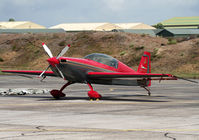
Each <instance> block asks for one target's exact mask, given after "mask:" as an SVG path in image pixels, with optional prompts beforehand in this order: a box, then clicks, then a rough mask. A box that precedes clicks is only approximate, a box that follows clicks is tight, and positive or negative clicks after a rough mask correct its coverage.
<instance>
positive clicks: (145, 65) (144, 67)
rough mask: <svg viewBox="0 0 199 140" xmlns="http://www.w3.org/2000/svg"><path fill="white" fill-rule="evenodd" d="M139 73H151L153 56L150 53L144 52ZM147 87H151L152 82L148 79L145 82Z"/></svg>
mask: <svg viewBox="0 0 199 140" xmlns="http://www.w3.org/2000/svg"><path fill="white" fill-rule="evenodd" d="M137 72H139V73H151V54H150V53H149V52H144V55H143V56H142V58H141V61H140V64H139V66H138V70H137ZM144 83H145V85H146V86H151V80H148V79H146V82H144Z"/></svg>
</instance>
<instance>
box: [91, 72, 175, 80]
mask: <svg viewBox="0 0 199 140" xmlns="http://www.w3.org/2000/svg"><path fill="white" fill-rule="evenodd" d="M87 77H88V78H91V79H101V78H110V79H114V78H137V79H140V78H147V79H148V80H177V78H176V77H175V76H173V75H171V74H153V73H124V72H89V73H88V74H87Z"/></svg>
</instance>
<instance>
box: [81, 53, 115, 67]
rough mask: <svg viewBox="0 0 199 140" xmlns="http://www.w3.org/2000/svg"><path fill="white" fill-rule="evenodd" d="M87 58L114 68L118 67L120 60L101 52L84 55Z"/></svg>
mask: <svg viewBox="0 0 199 140" xmlns="http://www.w3.org/2000/svg"><path fill="white" fill-rule="evenodd" d="M84 58H85V59H89V60H93V61H96V62H99V63H102V64H105V65H108V66H111V67H114V68H117V67H118V61H117V59H115V58H113V57H111V56H109V55H106V54H101V53H93V54H89V55H87V56H85V57H84Z"/></svg>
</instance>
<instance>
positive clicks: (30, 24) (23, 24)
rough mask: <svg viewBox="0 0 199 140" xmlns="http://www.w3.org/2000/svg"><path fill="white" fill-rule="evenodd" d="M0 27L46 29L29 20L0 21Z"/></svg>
mask: <svg viewBox="0 0 199 140" xmlns="http://www.w3.org/2000/svg"><path fill="white" fill-rule="evenodd" d="M0 29H46V27H44V26H42V25H39V24H36V23H33V22H30V21H9V22H0Z"/></svg>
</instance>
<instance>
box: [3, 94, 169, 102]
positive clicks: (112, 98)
mask: <svg viewBox="0 0 199 140" xmlns="http://www.w3.org/2000/svg"><path fill="white" fill-rule="evenodd" d="M6 97H17V98H35V99H38V100H37V101H55V100H56V101H59V100H60V101H61V100H73V101H74V100H86V101H89V98H88V97H80V96H76V97H67V96H66V97H64V98H60V99H54V98H53V97H51V96H50V95H49V96H41V95H28V96H27V95H10V96H6ZM125 97H147V95H117V96H103V97H102V99H100V100H102V101H123V102H125V101H126V102H129V101H131V102H169V101H166V100H159V99H132V98H129V99H128V98H125ZM153 97H154V98H156V97H159V96H150V97H149V98H153Z"/></svg>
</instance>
